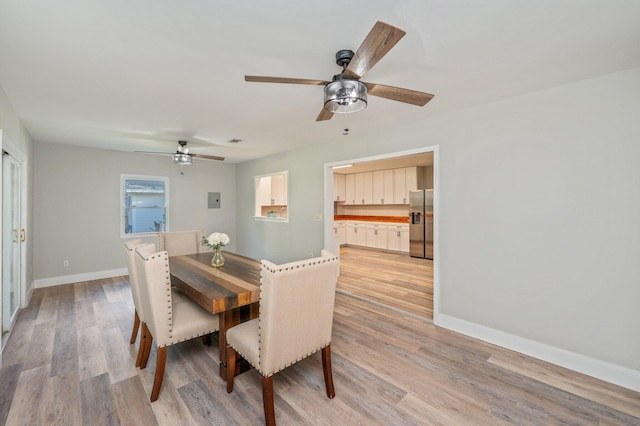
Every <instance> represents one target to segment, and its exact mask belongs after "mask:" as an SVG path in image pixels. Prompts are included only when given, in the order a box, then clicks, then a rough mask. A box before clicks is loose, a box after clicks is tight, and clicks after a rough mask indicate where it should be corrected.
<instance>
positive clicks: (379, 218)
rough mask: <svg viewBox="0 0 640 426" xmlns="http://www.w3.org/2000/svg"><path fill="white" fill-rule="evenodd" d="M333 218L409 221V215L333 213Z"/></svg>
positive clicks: (362, 220)
mask: <svg viewBox="0 0 640 426" xmlns="http://www.w3.org/2000/svg"><path fill="white" fill-rule="evenodd" d="M333 220H334V221H336V220H358V221H361V222H388V223H409V216H358V215H350V214H344V215H335V216H333Z"/></svg>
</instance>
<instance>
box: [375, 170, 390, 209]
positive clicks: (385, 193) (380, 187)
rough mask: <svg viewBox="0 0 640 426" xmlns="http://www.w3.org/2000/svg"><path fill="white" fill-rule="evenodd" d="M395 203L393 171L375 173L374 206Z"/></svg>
mask: <svg viewBox="0 0 640 426" xmlns="http://www.w3.org/2000/svg"><path fill="white" fill-rule="evenodd" d="M393 203H394V200H393V170H377V171H375V172H373V204H393Z"/></svg>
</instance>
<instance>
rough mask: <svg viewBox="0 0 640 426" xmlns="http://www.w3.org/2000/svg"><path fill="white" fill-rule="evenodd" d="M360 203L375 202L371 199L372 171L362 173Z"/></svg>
mask: <svg viewBox="0 0 640 426" xmlns="http://www.w3.org/2000/svg"><path fill="white" fill-rule="evenodd" d="M362 175H363V176H362V180H363V189H362V204H375V203H376V201H374V199H373V172H365V173H362Z"/></svg>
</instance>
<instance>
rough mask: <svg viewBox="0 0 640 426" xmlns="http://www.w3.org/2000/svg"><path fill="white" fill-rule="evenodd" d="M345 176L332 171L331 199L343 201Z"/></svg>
mask: <svg viewBox="0 0 640 426" xmlns="http://www.w3.org/2000/svg"><path fill="white" fill-rule="evenodd" d="M346 180H347V179H346V176H345V175H341V174H337V173H334V175H333V201H339V202H344V201H345V199H346V196H347V193H346Z"/></svg>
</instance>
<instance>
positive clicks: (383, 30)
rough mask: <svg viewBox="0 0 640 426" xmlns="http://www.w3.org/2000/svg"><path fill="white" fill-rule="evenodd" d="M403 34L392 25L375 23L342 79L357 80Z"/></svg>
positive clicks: (403, 33)
mask: <svg viewBox="0 0 640 426" xmlns="http://www.w3.org/2000/svg"><path fill="white" fill-rule="evenodd" d="M405 34H406V32H404V31H402V30H401V29H400V28H396V27H394V26H393V25H389V24H385V23H384V22H381V21H378V22H376V23H375V25H374V26H373V28H372V29H371V31H369V34H368V35H367V37H365V39H364V41H363V42H362V44H361V45H360V47H358V50H357V51H356V53H355V55H353V59H351V62H349V65H348V66H347V69H346V70H345V71H344V73H343V74H342V76H343V78H350V79H354V80H358V79H359V78H360V77H362V76H363V75H364V74H365V73H366V72H367V71H369V70H370V69H371V68H372V67H373V66H374V65H375V64H377V63H378V61H379V60H380V59H382V57H383V56H384V55H386V54H387V52H389V50H391V48H392V47H393V46H395V45H396V43H397V42H399V41H400V39H401V38H402V37H404V35H405Z"/></svg>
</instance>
